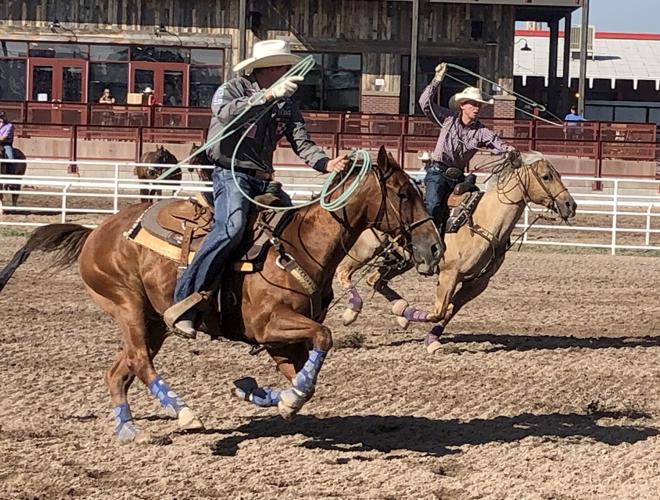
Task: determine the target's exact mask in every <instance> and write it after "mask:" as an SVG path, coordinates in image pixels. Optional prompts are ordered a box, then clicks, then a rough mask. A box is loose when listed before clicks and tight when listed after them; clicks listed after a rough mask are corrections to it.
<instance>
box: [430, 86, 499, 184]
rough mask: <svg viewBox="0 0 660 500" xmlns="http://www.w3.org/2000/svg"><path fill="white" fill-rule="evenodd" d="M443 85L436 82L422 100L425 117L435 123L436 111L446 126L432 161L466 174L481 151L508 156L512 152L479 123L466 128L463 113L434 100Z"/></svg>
mask: <svg viewBox="0 0 660 500" xmlns="http://www.w3.org/2000/svg"><path fill="white" fill-rule="evenodd" d="M440 84H441V82H437V81H435V80H434V81H432V82H431V83H430V84H429V85H428V86H427V87H426V88H425V89H424V92H422V95H421V96H420V98H419V105H420V107H421V108H422V111H423V112H424V114H425V115H426V116H427V117H428V118H429V119H431V120H432V121H434V122H435V119H434V118H433V115H432V114H431V107H433V113H435V116H436V117H437V118H438V120H440V123H442V131H441V132H440V137H438V142H437V144H436V145H435V149H434V150H433V154H432V155H431V159H432V160H435V161H438V162H440V163H442V164H443V165H446V166H448V167H457V168H460V169H461V170H463V171H465V168H466V167H467V166H468V164H469V163H470V160H471V159H472V157H473V156H474V155H475V154H476V152H477V149H478V148H483V147H486V148H490V149H492V150H493V152H495V153H505V152H507V151H508V150H509V149H511V148H510V146H508V145H507V144H505V143H504V142H503V141H502V139H500V138H499V137H498V136H497V134H496V133H495V132H493V131H492V130H490V129H488V128H486V126H485V125H484V124H483V123H481V122H480V121H479V120H476V121H474V122H472V123H470V124H469V125H464V124H463V122H462V120H461V114H460V112H452V111H450V110H449V109H447V108H444V107H442V106H440V105H439V104H437V103H436V102H435V99H433V98H434V96H435V93H436V92H437V90H438V88H439V87H440Z"/></svg>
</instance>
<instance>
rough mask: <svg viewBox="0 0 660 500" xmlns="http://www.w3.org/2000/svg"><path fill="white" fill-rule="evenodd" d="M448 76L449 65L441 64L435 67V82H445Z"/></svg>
mask: <svg viewBox="0 0 660 500" xmlns="http://www.w3.org/2000/svg"><path fill="white" fill-rule="evenodd" d="M446 74H447V63H440V64H438V65H437V66H436V67H435V76H434V77H433V81H434V82H441V81H442V80H444V78H445V75H446Z"/></svg>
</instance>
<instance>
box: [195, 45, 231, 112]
mask: <svg viewBox="0 0 660 500" xmlns="http://www.w3.org/2000/svg"><path fill="white" fill-rule="evenodd" d="M190 63H191V65H190V71H189V79H190V84H189V86H188V88H189V89H190V90H189V92H190V96H189V99H188V102H189V106H195V107H200V108H202V107H205V108H208V107H210V106H211V99H212V98H213V94H214V93H215V91H216V90H217V88H218V87H219V86H220V85H222V82H223V80H224V78H223V75H224V67H225V51H224V50H222V49H220V50H218V49H192V50H191V51H190Z"/></svg>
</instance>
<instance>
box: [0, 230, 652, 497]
mask: <svg viewBox="0 0 660 500" xmlns="http://www.w3.org/2000/svg"><path fill="white" fill-rule="evenodd" d="M23 241H24V239H23V238H22V237H11V236H5V237H3V238H1V239H0V245H1V246H0V262H2V263H3V264H4V263H6V262H7V260H8V259H9V257H10V256H11V255H12V253H13V252H14V251H15V250H16V249H17V248H18V247H19V246H20V245H21V244H22V243H23ZM44 270H46V271H47V270H48V260H47V259H45V258H39V257H37V258H34V257H33V258H31V260H30V261H28V263H27V264H26V265H25V266H24V267H22V268H21V269H20V270H19V271H18V272H17V274H16V276H15V277H14V279H13V281H12V282H10V284H9V285H8V286H7V288H6V289H5V291H4V292H3V293H2V294H1V295H0V308H1V309H0V310H2V313H3V314H2V322H0V349H1V352H2V361H1V362H0V401H1V402H2V404H1V405H0V457H1V459H0V485H1V486H0V497H2V498H26V499H28V498H44V499H45V498H48V499H50V498H69V497H77V498H85V499H96V498H103V499H110V498H112V499H114V498H117V499H124V498H125V499H134V498H145V499H146V498H159V499H175V498H176V499H187V498H191V499H192V498H334V497H339V498H381V499H386V498H388V499H399V498H441V499H473V498H474V499H476V498H489V499H490V498H493V499H500V498H502V499H503V498H516V499H525V498H530V499H532V498H533V499H537V498H540V499H569V498H571V499H573V498H574V499H586V498H598V499H600V498H602V499H611V498H618V499H621V498H630V499H640V498H649V499H651V498H653V499H655V498H657V497H658V491H660V398H659V397H658V396H659V384H658V382H659V379H660V366H659V361H660V322H659V318H660V292H659V291H658V283H660V261H659V260H658V258H653V257H610V256H604V255H574V254H553V253H527V252H522V253H512V254H511V255H510V256H509V257H508V259H507V261H506V262H505V264H504V266H503V268H502V270H501V271H500V273H499V274H498V275H497V276H496V277H495V278H494V279H493V281H492V284H491V286H490V288H489V289H488V290H487V291H486V292H485V293H484V294H483V295H482V297H480V298H478V299H477V300H475V301H474V302H473V303H472V304H470V305H469V306H467V307H466V308H465V309H464V311H463V312H461V314H460V315H459V317H457V318H456V320H455V321H454V322H453V323H452V325H451V327H450V329H449V335H447V337H446V338H445V339H444V342H445V349H444V352H443V353H441V354H439V355H436V356H433V357H431V356H428V355H427V354H426V353H425V351H424V349H423V345H422V343H421V341H420V339H421V338H422V336H423V333H424V331H425V329H424V328H422V327H420V326H416V327H414V328H411V329H410V330H408V331H402V330H400V329H399V328H397V327H396V326H395V323H394V322H393V321H392V320H391V319H390V318H389V317H388V316H386V315H384V314H383V312H384V306H385V304H384V302H383V301H382V300H381V299H378V298H376V299H373V300H370V301H368V303H367V306H366V309H365V311H364V313H363V315H362V317H361V318H360V320H359V321H358V322H357V323H356V324H355V325H353V326H352V327H349V328H344V327H342V326H341V325H340V322H339V314H340V313H341V309H340V308H336V309H335V310H333V311H332V313H331V314H330V318H329V320H328V325H329V326H330V327H331V328H332V329H333V331H334V336H335V339H336V344H337V346H338V348H336V349H335V350H333V352H332V353H331V354H330V356H329V358H328V360H327V362H326V364H325V366H324V369H323V371H322V373H321V376H320V381H319V385H318V389H317V392H316V395H315V397H314V399H313V400H312V401H311V402H310V403H309V404H308V405H307V406H306V407H305V408H304V410H303V412H302V414H301V415H300V416H299V417H298V419H297V420H295V421H293V422H291V423H287V422H284V421H283V420H282V419H281V418H280V417H279V416H278V415H277V414H276V411H275V410H259V409H256V408H253V407H252V406H250V405H247V404H246V403H243V402H241V401H238V400H235V399H232V398H231V397H230V394H229V389H230V387H231V382H232V381H233V380H235V379H237V378H240V377H242V376H245V375H252V376H254V377H256V378H257V379H258V380H259V382H260V383H262V384H265V385H282V380H281V379H280V377H279V376H278V375H277V374H276V372H275V370H274V365H273V363H272V361H271V360H270V359H269V358H268V357H267V356H266V355H265V354H260V355H258V356H250V355H249V354H248V348H247V347H246V346H244V345H241V344H232V343H229V342H210V341H208V340H206V339H202V340H199V341H196V342H185V341H183V340H180V339H169V340H168V341H167V342H166V344H165V347H164V349H163V351H162V352H161V354H160V355H159V357H158V358H157V359H156V365H157V368H158V369H159V371H160V372H161V374H162V375H163V376H164V377H165V378H166V379H167V380H168V381H169V382H170V384H171V385H172V386H173V387H174V388H175V389H176V390H177V391H178V392H179V393H180V394H181V395H182V396H183V397H184V398H185V399H186V401H187V402H188V403H189V404H190V406H191V407H192V408H193V409H195V410H196V411H197V413H198V415H199V416H200V417H201V418H202V419H203V420H204V422H205V424H206V426H207V430H206V431H205V432H203V433H198V434H178V433H175V432H173V431H174V429H175V423H174V422H173V421H172V420H169V419H167V418H166V417H165V416H164V414H163V412H162V411H161V410H160V408H159V407H158V405H157V403H156V402H155V401H154V400H153V399H152V398H151V397H150V396H149V395H148V393H147V390H146V388H145V387H143V386H142V385H140V384H139V382H136V383H135V384H134V385H133V387H132V388H131V391H130V398H131V403H132V407H133V413H134V415H135V417H136V419H137V424H138V425H139V426H140V427H141V428H143V429H145V430H149V431H151V432H152V433H154V434H155V435H158V436H161V437H162V439H161V440H160V443H159V444H151V445H143V446H140V445H120V444H118V443H116V442H115V440H114V438H113V437H112V434H111V423H110V421H109V420H108V419H107V415H108V412H109V409H110V408H109V399H108V396H107V392H106V389H105V387H104V385H103V374H104V371H105V370H106V369H107V368H108V366H109V365H110V362H111V360H112V358H113V356H114V353H115V351H116V350H117V349H118V348H119V346H120V342H119V335H118V330H117V328H116V327H115V326H114V324H113V323H112V322H111V321H110V320H109V318H107V317H106V316H105V315H104V314H103V313H102V312H101V311H100V310H98V309H97V308H96V306H95V305H94V304H93V303H92V302H91V300H90V299H89V298H88V297H87V296H86V295H85V292H84V290H83V288H82V286H81V282H80V279H79V277H78V275H77V272H76V271H75V269H74V270H70V271H65V272H63V273H60V274H55V275H47V273H45V272H44ZM396 285H397V287H398V288H399V290H400V291H404V292H405V294H406V295H407V297H408V298H409V299H410V300H411V301H413V302H416V303H418V304H420V305H422V306H428V305H429V304H430V301H431V298H432V293H433V281H432V280H430V279H420V278H418V277H417V276H414V275H410V276H408V277H407V278H404V279H401V280H400V281H399V282H397V283H396Z"/></svg>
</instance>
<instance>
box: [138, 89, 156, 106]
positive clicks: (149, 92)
mask: <svg viewBox="0 0 660 500" xmlns="http://www.w3.org/2000/svg"><path fill="white" fill-rule="evenodd" d="M142 93H143V94H144V95H146V96H147V106H155V105H156V104H157V103H156V96H155V95H154V91H153V89H152V88H151V87H147V88H145V89H144V90H143V91H142Z"/></svg>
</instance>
